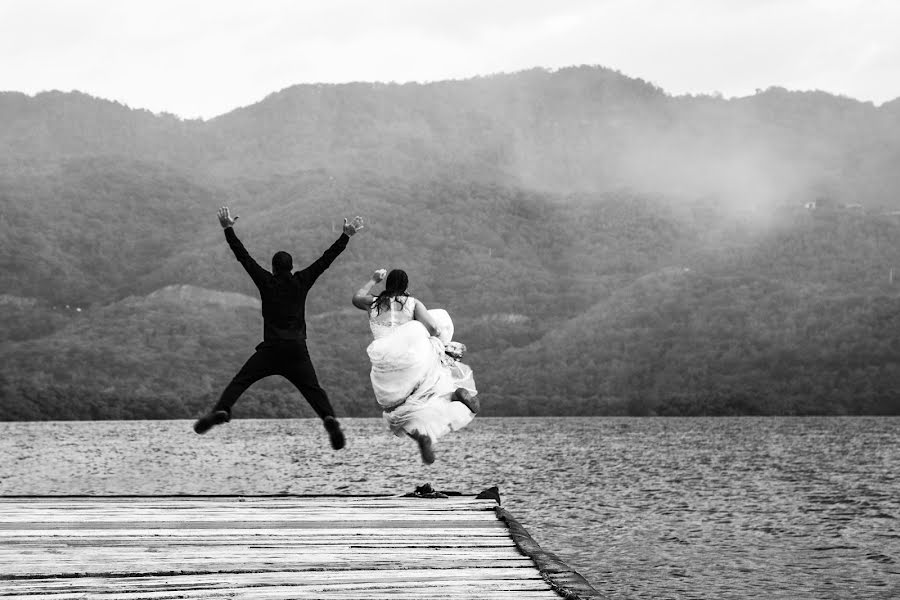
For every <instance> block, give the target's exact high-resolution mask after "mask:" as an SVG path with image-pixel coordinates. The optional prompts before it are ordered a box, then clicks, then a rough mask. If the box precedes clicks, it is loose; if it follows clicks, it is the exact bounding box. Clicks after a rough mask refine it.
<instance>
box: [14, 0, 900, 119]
mask: <svg viewBox="0 0 900 600" xmlns="http://www.w3.org/2000/svg"><path fill="white" fill-rule="evenodd" d="M581 64H592V65H602V66H605V67H609V68H612V69H616V70H618V71H621V72H622V73H624V74H626V75H629V76H631V77H638V78H641V79H644V80H647V81H650V82H652V83H654V84H656V85H658V86H660V87H662V88H663V89H665V90H666V91H667V92H669V93H672V94H684V93H712V92H721V93H723V94H724V95H725V96H729V97H730V96H744V95H748V94H752V93H753V92H754V90H755V89H757V88H766V87H769V86H772V85H778V86H783V87H786V88H789V89H794V90H811V89H820V90H825V91H828V92H832V93H835V94H843V95H845V96H851V97H853V98H857V99H860V100H868V101H872V102H874V103H875V104H881V103H882V102H885V101H887V100H891V99H894V98H896V97H898V96H900V0H583V1H580V0H547V1H538V0H502V1H490V0H316V1H312V0H308V1H304V0H250V1H247V0H245V1H241V0H209V1H200V0H196V1H191V0H0V90H13V91H20V92H25V93H28V94H34V93H37V92H40V91H45V90H52V89H58V90H66V91H68V90H80V91H83V92H86V93H88V94H91V95H93V96H99V97H102V98H108V99H111V100H118V101H120V102H123V103H125V104H128V105H129V106H131V107H133V108H147V109H150V110H152V111H154V112H163V111H165V112H171V113H175V114H177V115H179V116H182V117H186V118H194V117H203V118H210V117H214V116H216V115H219V114H222V113H225V112H228V111H229V110H232V109H234V108H237V107H239V106H244V105H247V104H252V103H254V102H257V101H259V100H261V99H262V98H263V97H265V96H266V95H267V94H269V93H272V92H276V91H278V90H280V89H283V88H285V87H288V86H290V85H294V84H298V83H312V82H329V83H336V82H346V81H396V82H405V81H436V80H442V79H460V78H466V77H471V76H474V75H484V74H490V73H500V72H512V71H518V70H522V69H528V68H531V67H549V68H555V67H563V66H569V65H581Z"/></svg>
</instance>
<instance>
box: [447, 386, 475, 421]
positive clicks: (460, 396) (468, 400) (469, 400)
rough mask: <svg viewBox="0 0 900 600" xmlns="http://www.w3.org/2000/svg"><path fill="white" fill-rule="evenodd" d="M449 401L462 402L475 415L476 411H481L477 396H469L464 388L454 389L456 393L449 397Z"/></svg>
mask: <svg viewBox="0 0 900 600" xmlns="http://www.w3.org/2000/svg"><path fill="white" fill-rule="evenodd" d="M450 400H451V401H453V402H462V403H463V404H465V405H466V407H467V408H468V409H469V410H471V411H472V414H476V415H477V414H478V411H479V410H481V401H480V400H478V397H477V396H473V395H472V394H470V393H469V390H467V389H466V388H456V391H455V392H453V395H452V396H450Z"/></svg>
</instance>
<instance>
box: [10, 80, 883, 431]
mask: <svg viewBox="0 0 900 600" xmlns="http://www.w3.org/2000/svg"><path fill="white" fill-rule="evenodd" d="M0 124H2V126H0V211H2V212H0V235H2V238H0V239H2V240H3V241H2V244H3V253H2V261H3V270H2V286H0V326H2V328H3V332H4V336H3V342H2V346H0V363H2V366H0V386H2V387H0V419H11V418H17V419H28V418H35V419H44V418H111V417H115V418H129V417H141V418H143V417H149V418H170V417H173V418H174V417H190V416H193V415H194V414H196V413H197V412H198V411H199V410H201V409H202V408H203V407H204V406H205V405H206V404H208V403H209V402H210V400H211V398H213V397H214V396H215V395H216V394H217V393H218V392H219V391H220V389H221V387H222V386H223V385H224V383H226V380H227V378H228V377H229V376H230V375H231V373H232V372H233V371H234V370H235V369H236V368H237V367H238V366H239V365H240V363H241V361H242V360H243V358H244V357H245V355H246V353H247V352H249V351H250V349H251V348H252V345H253V344H254V343H255V341H256V340H257V339H258V337H259V335H260V330H261V322H260V318H259V316H258V309H257V308H255V305H254V304H253V298H254V297H255V290H254V289H253V287H252V284H251V283H250V282H249V279H248V278H247V277H246V275H245V274H244V273H243V271H242V270H241V268H240V266H239V265H238V264H237V263H236V262H235V261H234V259H233V257H232V256H231V254H230V251H229V250H228V248H227V246H226V245H225V243H224V240H223V237H222V233H221V230H220V228H219V227H218V224H217V223H216V220H215V209H216V208H217V207H218V206H219V205H222V204H228V205H230V206H232V207H233V208H234V209H235V210H236V212H237V214H239V215H241V220H240V221H239V222H238V227H237V231H238V234H239V235H240V236H241V237H242V239H243V240H244V242H245V244H246V245H247V247H248V249H249V250H250V251H251V252H252V253H253V254H254V255H255V256H256V257H257V258H258V259H259V260H260V262H261V263H263V264H266V263H268V260H269V258H270V257H271V254H272V253H273V252H274V251H275V250H278V249H282V248H284V249H288V250H290V251H291V252H292V253H293V254H294V257H295V264H297V265H298V266H300V265H301V264H302V263H305V262H308V261H312V260H313V259H315V258H316V257H317V256H318V255H319V253H321V251H322V250H324V248H326V247H327V246H328V244H330V243H331V241H333V240H334V239H335V238H336V237H337V235H338V232H339V231H340V224H341V222H342V218H343V217H345V216H352V215H353V214H361V215H363V216H364V217H366V218H367V223H368V224H367V227H366V229H365V230H364V231H363V232H362V233H361V234H360V235H359V236H358V237H355V238H354V239H353V240H352V241H351V243H350V247H349V248H348V250H347V251H346V252H345V253H344V254H343V255H342V256H341V257H340V258H339V259H338V261H336V263H335V264H334V265H333V267H332V268H331V269H330V270H329V271H328V272H327V273H326V274H325V275H324V276H323V277H322V278H321V279H320V281H319V282H317V284H316V287H315V288H314V290H313V292H312V294H311V295H310V299H309V304H308V306H309V313H310V315H311V317H310V331H311V336H312V338H313V341H312V342H311V346H312V349H313V355H314V359H315V360H316V364H317V366H318V369H319V371H320V376H321V378H322V380H323V382H324V384H325V385H326V387H328V389H329V391H330V393H331V395H332V397H333V398H334V399H335V402H336V404H338V406H340V407H342V409H343V410H344V411H345V412H347V413H350V414H361V415H374V414H377V411H376V410H375V408H374V404H373V403H372V400H371V393H370V391H369V389H368V376H367V368H366V361H365V353H364V348H365V344H366V341H367V340H366V337H367V335H368V331H367V328H366V326H365V317H364V315H363V313H361V312H358V311H354V310H353V309H352V308H350V305H349V297H350V295H351V294H352V292H353V290H355V289H356V288H357V287H359V285H360V284H361V283H363V282H364V281H365V280H366V278H367V277H368V274H369V273H370V272H371V270H372V269H374V268H376V267H382V266H383V267H388V268H390V267H403V268H406V269H407V270H408V271H409V273H410V276H411V281H412V288H413V289H412V291H413V293H414V294H415V295H416V296H417V297H419V298H421V299H422V300H424V301H425V302H426V303H427V304H429V305H430V306H443V307H446V308H448V309H450V310H451V312H452V313H453V314H454V316H455V317H456V320H457V329H458V334H459V335H458V337H459V338H460V339H461V341H464V342H465V343H466V344H467V345H468V347H469V350H470V352H469V357H468V361H469V362H470V364H472V366H473V367H474V368H475V370H476V375H477V380H478V382H479V385H480V387H481V390H482V394H483V395H482V398H483V399H484V405H485V407H486V408H485V411H486V413H488V414H494V415H499V414H747V413H751V414H795V413H799V414H810V413H826V414H834V413H839V414H840V413H885V412H894V413H896V412H898V411H900V405H898V402H900V377H898V375H900V373H898V364H900V341H898V340H900V336H897V335H896V332H900V323H898V321H897V318H898V317H897V315H898V312H900V287H898V285H900V217H898V216H897V215H896V214H894V213H896V211H898V210H900V171H898V169H897V168H896V165H897V164H900V100H895V101H893V102H890V103H887V104H884V105H882V106H878V107H876V106H873V105H872V104H871V103H862V102H858V101H855V100H852V99H848V98H843V97H835V96H831V95H828V94H825V93H821V92H790V91H787V90H783V89H778V88H771V89H768V90H765V91H761V92H759V93H757V94H755V95H753V96H750V97H746V98H739V99H730V100H726V99H722V98H718V97H711V96H701V97H673V96H670V95H668V94H666V93H665V92H664V91H663V90H660V89H659V88H656V87H655V86H653V85H651V84H648V83H646V82H643V81H640V80H636V79H631V78H628V77H625V76H624V75H621V74H619V73H617V72H614V71H611V70H608V69H604V68H599V67H578V68H570V69H562V70H559V71H553V72H550V71H545V70H540V69H535V70H531V71H525V72H521V73H516V74H510V75H497V76H492V77H483V78H476V79H470V80H464V81H448V82H437V83H430V84H403V85H398V84H371V83H354V84H346V85H298V86H294V87H291V88H288V89H285V90H282V91H280V92H277V93H274V94H272V95H270V96H269V97H267V98H265V99H264V100H262V101H261V102H259V103H257V104H254V105H252V106H248V107H244V108H241V109H238V110H235V111H232V112H230V113H228V114H226V115H222V116H220V117H217V118H215V119H212V120H209V121H184V120H181V119H178V118H177V117H174V116H172V115H156V114H152V113H150V112H148V111H143V110H135V109H131V108H129V107H126V106H123V105H121V104H118V103H114V102H109V101H106V100H102V99H97V98H92V97H90V96H86V95H84V94H79V93H59V92H50V93H45V94H39V95H37V96H35V97H29V96H25V95H23V94H18V93H14V92H5V93H0ZM811 202H815V203H816V208H815V209H810V208H805V205H807V204H808V203H811ZM892 269H893V270H894V273H895V275H894V276H893V278H892V275H891V273H892ZM222 293H226V295H225V296H223V295H222ZM227 294H235V295H232V296H229V295H227ZM223 298H226V299H227V300H223ZM295 400H296V398H294V397H293V395H292V391H291V390H290V388H289V387H286V386H284V385H281V384H279V383H277V382H269V383H266V384H264V385H260V386H259V388H257V389H254V390H253V391H252V392H251V393H250V395H249V396H248V398H247V401H246V403H245V404H244V407H245V409H244V410H245V414H248V415H249V414H253V415H258V416H275V415H278V416H288V415H292V414H298V411H299V414H304V415H305V414H307V413H308V411H306V407H305V405H302V403H300V402H296V401H295ZM310 414H311V413H310Z"/></svg>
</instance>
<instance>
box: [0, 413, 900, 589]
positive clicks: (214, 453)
mask: <svg viewBox="0 0 900 600" xmlns="http://www.w3.org/2000/svg"><path fill="white" fill-rule="evenodd" d="M342 423H343V424H344V430H345V432H346V433H347V438H348V445H347V448H346V449H344V450H342V451H340V452H334V451H332V450H331V448H330V447H329V446H328V440H327V436H326V435H325V433H324V430H323V429H322V428H321V426H320V425H319V423H318V421H313V420H309V419H298V420H240V419H236V420H235V421H233V422H232V423H230V424H228V425H225V426H222V427H218V428H216V429H214V430H213V431H211V432H210V433H209V434H207V435H205V436H202V437H201V436H197V435H196V434H194V433H193V431H192V430H191V422H189V421H119V422H109V421H106V422H54V423H0V494H4V495H11V494H16V495H18V494H182V493H184V494H272V493H293V494H330V493H334V494H354V493H388V494H397V493H405V492H409V491H412V490H413V489H414V488H415V487H416V486H418V485H421V484H422V483H424V482H430V483H431V484H432V485H433V486H434V487H435V488H437V489H441V490H452V491H458V492H462V493H466V494H469V493H472V494H474V493H477V492H479V491H481V490H483V489H485V488H488V487H490V486H492V485H497V486H499V488H500V492H501V498H502V502H503V505H504V506H505V507H506V508H507V509H509V510H510V512H511V513H512V514H513V515H514V516H515V517H516V518H517V519H518V520H519V521H521V522H522V523H523V524H524V525H525V527H526V528H527V529H528V530H529V532H530V533H531V534H532V536H533V537H534V538H535V540H536V541H537V542H538V543H539V544H540V545H541V546H542V547H543V548H544V549H545V550H548V551H550V552H554V553H555V554H557V555H558V556H559V557H560V558H562V559H563V560H564V561H565V562H566V563H567V564H569V566H571V567H573V568H574V569H575V570H577V571H578V572H579V573H581V574H582V575H584V576H585V577H586V578H587V579H588V580H589V581H590V582H591V583H592V584H593V585H594V587H596V588H597V590H598V591H600V592H601V593H603V594H605V595H607V596H609V597H610V598H614V599H620V598H655V599H660V598H716V599H721V598H790V599H805V598H809V599H813V598H815V599H831V598H834V599H847V598H854V599H859V598H879V599H889V598H900V418H898V417H891V418H684V419H676V418H550V419H547V418H541V419H525V418H506V419H501V418H478V419H476V420H475V421H474V422H473V423H472V424H471V425H470V426H469V427H468V428H466V429H464V430H463V431H460V432H457V433H454V434H451V435H449V436H447V437H446V438H444V439H442V440H441V442H440V443H439V444H438V446H437V448H436V451H437V458H438V460H437V462H436V463H435V464H434V465H431V466H425V465H423V464H421V461H420V460H419V457H418V452H417V449H416V446H415V444H413V443H412V442H411V441H410V440H406V439H400V438H395V437H392V436H391V435H390V434H388V433H387V432H386V431H385V429H384V427H383V426H382V424H381V421H380V420H378V419H344V420H343V421H342Z"/></svg>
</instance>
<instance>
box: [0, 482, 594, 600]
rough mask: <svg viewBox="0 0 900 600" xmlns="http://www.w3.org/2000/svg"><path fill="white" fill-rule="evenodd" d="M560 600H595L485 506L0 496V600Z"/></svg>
mask: <svg viewBox="0 0 900 600" xmlns="http://www.w3.org/2000/svg"><path fill="white" fill-rule="evenodd" d="M482 496H483V494H482ZM560 597H563V598H569V599H571V600H576V599H581V600H594V599H598V598H601V596H600V594H599V593H597V592H596V590H594V589H593V588H592V587H591V586H590V585H589V584H588V583H587V581H585V580H584V579H583V578H582V577H581V576H579V575H578V574H577V573H574V572H573V571H571V569H569V568H568V567H566V566H565V565H564V564H563V563H562V562H561V561H560V560H559V559H558V558H557V557H555V556H554V555H552V554H549V553H545V552H543V551H542V550H541V549H540V547H539V546H538V545H537V544H536V543H534V541H533V540H532V539H531V538H530V536H529V535H528V533H527V532H526V531H525V530H524V529H523V528H522V527H521V525H519V524H518V523H517V522H516V521H515V519H513V518H512V516H511V515H509V514H508V513H507V512H505V511H504V510H503V509H502V508H500V506H499V504H498V501H497V500H496V499H490V498H483V497H475V496H449V497H447V498H423V497H402V496H321V497H317V496H228V497H207V496H172V497H167V496H152V497H146V496H144V497H109V496H103V497H95V496H83V497H62V496H60V497H0V598H17V599H20V600H24V599H29V600H31V599H34V598H51V599H53V600H63V599H74V598H78V599H82V598H102V599H104V600H113V599H122V600H125V599H128V600H136V599H143V598H147V599H150V598H153V599H168V598H203V599H216V598H247V599H260V600H262V599H265V600H274V599H280V598H294V599H303V598H316V599H322V600H325V599H333V600H338V599H341V600H378V599H381V598H429V599H440V598H447V599H450V598H453V599H459V598H472V599H482V598H484V599H507V600H527V599H531V598H547V599H558V598H560Z"/></svg>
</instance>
